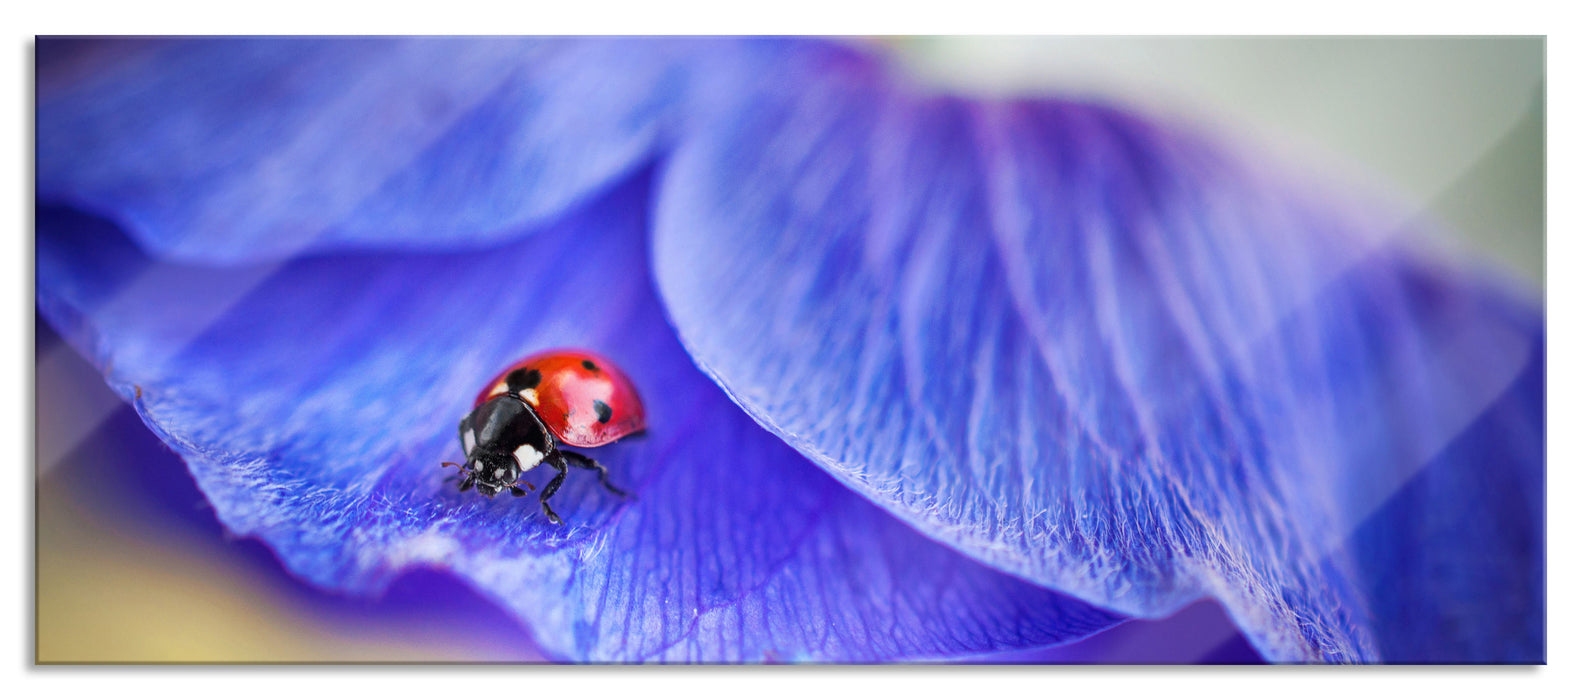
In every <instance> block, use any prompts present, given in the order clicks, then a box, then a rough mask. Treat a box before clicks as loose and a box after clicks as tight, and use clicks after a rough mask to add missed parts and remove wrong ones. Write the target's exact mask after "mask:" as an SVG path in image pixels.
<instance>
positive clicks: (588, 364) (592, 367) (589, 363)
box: [582, 360, 599, 372]
mask: <svg viewBox="0 0 1582 700" xmlns="http://www.w3.org/2000/svg"><path fill="white" fill-rule="evenodd" d="M582 368H583V369H585V370H588V371H589V372H597V371H599V366H598V365H596V364H593V360H583V361H582Z"/></svg>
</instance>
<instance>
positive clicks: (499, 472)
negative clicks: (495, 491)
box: [494, 469, 505, 479]
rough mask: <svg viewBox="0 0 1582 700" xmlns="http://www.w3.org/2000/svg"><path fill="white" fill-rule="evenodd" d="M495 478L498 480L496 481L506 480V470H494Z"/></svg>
mask: <svg viewBox="0 0 1582 700" xmlns="http://www.w3.org/2000/svg"><path fill="white" fill-rule="evenodd" d="M494 478H496V479H504V478H505V470H504V469H496V470H494Z"/></svg>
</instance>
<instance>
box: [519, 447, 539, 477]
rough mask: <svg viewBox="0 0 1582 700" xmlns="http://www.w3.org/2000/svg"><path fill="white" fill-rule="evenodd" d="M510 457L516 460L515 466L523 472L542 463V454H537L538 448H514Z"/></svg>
mask: <svg viewBox="0 0 1582 700" xmlns="http://www.w3.org/2000/svg"><path fill="white" fill-rule="evenodd" d="M511 456H512V457H515V458H516V464H517V466H519V467H521V468H522V471H524V472H525V471H527V470H529V469H532V468H533V467H536V466H538V463H539V462H542V461H544V453H542V452H539V451H538V448H536V447H533V446H532V445H522V446H521V447H518V448H516V451H515V452H512V453H511Z"/></svg>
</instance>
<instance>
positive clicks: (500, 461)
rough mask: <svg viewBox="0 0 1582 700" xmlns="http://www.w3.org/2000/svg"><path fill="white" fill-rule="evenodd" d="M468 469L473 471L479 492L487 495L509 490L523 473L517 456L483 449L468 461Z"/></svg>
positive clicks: (473, 478)
mask: <svg viewBox="0 0 1582 700" xmlns="http://www.w3.org/2000/svg"><path fill="white" fill-rule="evenodd" d="M467 471H468V472H470V473H471V475H472V481H473V486H474V487H476V488H477V489H478V493H481V494H483V495H485V496H493V495H495V494H497V493H500V492H501V491H506V490H509V489H510V488H511V485H513V484H515V483H516V479H517V477H520V476H521V475H522V470H521V469H520V468H519V467H518V466H517V464H516V458H515V457H512V456H511V455H508V454H500V453H497V452H484V451H481V450H480V451H479V453H478V454H476V455H475V456H474V457H473V459H470V460H468V461H467Z"/></svg>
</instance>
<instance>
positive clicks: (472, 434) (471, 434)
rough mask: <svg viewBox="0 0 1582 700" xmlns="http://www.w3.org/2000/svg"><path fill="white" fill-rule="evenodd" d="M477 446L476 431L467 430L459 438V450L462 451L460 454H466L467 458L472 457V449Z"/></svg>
mask: <svg viewBox="0 0 1582 700" xmlns="http://www.w3.org/2000/svg"><path fill="white" fill-rule="evenodd" d="M477 446H478V433H477V431H475V430H473V429H472V428H468V429H467V432H466V433H465V434H463V435H462V436H461V450H462V452H465V453H467V456H469V457H471V456H472V448H474V447H477Z"/></svg>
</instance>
